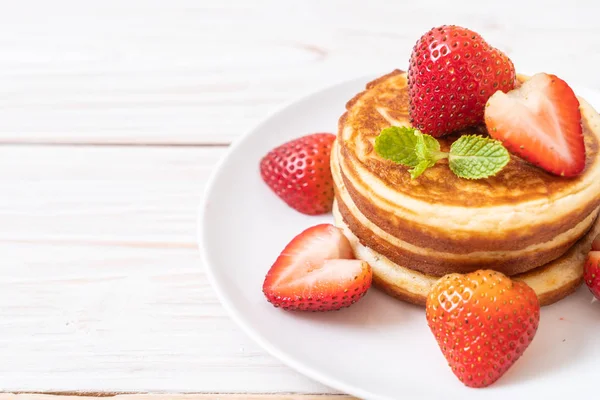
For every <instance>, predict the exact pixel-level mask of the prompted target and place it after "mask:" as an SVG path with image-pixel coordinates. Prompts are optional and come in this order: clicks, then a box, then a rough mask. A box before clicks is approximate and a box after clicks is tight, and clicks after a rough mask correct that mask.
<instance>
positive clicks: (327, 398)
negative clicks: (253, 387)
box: [0, 393, 357, 400]
mask: <svg viewBox="0 0 600 400" xmlns="http://www.w3.org/2000/svg"><path fill="white" fill-rule="evenodd" d="M99 396H101V397H105V396H106V395H105V394H103V393H97V395H94V394H91V395H89V394H84V395H81V394H75V395H69V394H42V393H16V394H11V393H4V394H3V393H0V400H25V399H27V400H97V399H98V398H99ZM110 398H111V400H141V399H144V400H145V399H148V400H357V399H356V397H351V396H345V395H326V394H324V395H320V394H316V395H315V394H312V395H311V394H217V393H215V394H146V393H144V394H115V395H114V396H113V395H110Z"/></svg>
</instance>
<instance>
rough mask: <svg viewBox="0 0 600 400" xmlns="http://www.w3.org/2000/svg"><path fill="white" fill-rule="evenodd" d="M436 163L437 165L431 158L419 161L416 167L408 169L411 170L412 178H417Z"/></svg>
mask: <svg viewBox="0 0 600 400" xmlns="http://www.w3.org/2000/svg"><path fill="white" fill-rule="evenodd" d="M434 165H435V161H431V160H421V161H419V163H418V164H417V165H416V166H415V167H414V168H411V169H410V170H408V172H410V178H411V179H417V178H418V177H419V176H420V175H421V174H422V173H423V172H425V170H426V169H427V168H429V167H433V166H434Z"/></svg>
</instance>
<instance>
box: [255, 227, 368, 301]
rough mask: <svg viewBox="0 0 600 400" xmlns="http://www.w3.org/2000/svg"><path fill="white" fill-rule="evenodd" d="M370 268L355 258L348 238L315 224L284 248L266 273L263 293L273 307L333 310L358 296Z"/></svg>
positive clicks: (366, 288)
mask: <svg viewBox="0 0 600 400" xmlns="http://www.w3.org/2000/svg"><path fill="white" fill-rule="evenodd" d="M372 280H373V270H372V269H371V266H370V265H369V264H368V263H367V262H365V261H361V260H355V259H354V253H353V252H352V247H351V246H350V242H349V241H348V239H347V238H346V236H344V234H343V233H342V231H341V230H340V229H339V228H336V227H335V226H333V225H331V224H321V225H316V226H313V227H311V228H308V229H306V230H305V231H304V232H302V233H300V234H299V235H298V236H296V237H295V238H294V239H292V241H291V242H290V243H289V244H288V245H287V246H286V247H285V249H283V251H282V252H281V254H280V255H279V257H277V260H275V263H274V264H273V265H272V266H271V269H270V270H269V272H268V273H267V276H266V277H265V281H264V283H263V293H264V294H265V297H266V298H267V300H268V301H269V302H270V303H271V304H273V305H274V306H275V307H281V308H283V309H284V310H290V311H332V310H339V309H340V308H342V307H348V306H351V305H352V304H354V303H356V302H357V301H358V300H360V299H361V298H362V297H363V296H364V294H365V293H366V292H367V290H369V288H370V287H371V281H372Z"/></svg>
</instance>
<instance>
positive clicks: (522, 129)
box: [485, 73, 585, 176]
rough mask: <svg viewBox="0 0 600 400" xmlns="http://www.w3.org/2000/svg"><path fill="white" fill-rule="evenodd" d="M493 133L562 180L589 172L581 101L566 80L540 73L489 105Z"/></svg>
mask: <svg viewBox="0 0 600 400" xmlns="http://www.w3.org/2000/svg"><path fill="white" fill-rule="evenodd" d="M485 125H486V127H487V130H488V132H489V134H490V135H491V136H492V137H493V138H495V139H498V140H500V141H502V142H503V144H504V146H505V147H506V148H507V149H508V150H509V151H510V152H511V153H513V154H516V155H518V156H519V157H521V158H523V159H525V160H527V161H529V162H531V163H532V164H535V165H537V166H539V167H541V168H543V169H545V170H546V171H548V172H551V173H553V174H555V175H560V176H576V175H579V174H580V173H581V172H582V171H583V169H584V168H585V144H584V142H583V134H582V129H581V113H580V111H579V101H578V100H577V97H576V96H575V93H573V90H572V89H571V88H570V87H569V85H567V83H566V82H565V81H563V80H562V79H560V78H558V77H557V76H555V75H549V74H544V73H540V74H536V75H534V76H533V77H532V78H531V79H529V80H528V81H526V82H524V83H523V84H522V85H521V86H520V87H519V88H517V89H514V90H512V91H510V92H508V93H502V92H496V93H494V95H493V96H492V97H490V99H489V100H488V102H487V105H486V109H485Z"/></svg>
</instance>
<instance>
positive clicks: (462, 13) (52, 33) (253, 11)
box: [0, 0, 600, 144]
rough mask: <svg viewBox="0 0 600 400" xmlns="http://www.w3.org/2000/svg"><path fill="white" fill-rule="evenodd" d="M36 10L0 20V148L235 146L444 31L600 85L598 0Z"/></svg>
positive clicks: (110, 4) (114, 0) (41, 6)
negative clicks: (304, 98) (470, 34)
mask: <svg viewBox="0 0 600 400" xmlns="http://www.w3.org/2000/svg"><path fill="white" fill-rule="evenodd" d="M31 3H32V2H29V1H19V2H12V3H11V6H10V7H5V9H3V12H2V13H0V37H1V38H3V39H2V40H3V42H2V55H1V56H0V85H1V87H2V90H1V91H0V142H1V143H32V142H35V143H134V144H144V143H179V144H186V143H188V144H189V143H194V144H205V143H229V142H230V141H231V140H233V139H234V138H236V137H238V136H239V135H241V134H242V133H244V132H246V131H247V130H248V129H249V128H250V127H252V126H253V125H254V124H255V123H257V122H258V121H259V120H260V119H262V118H263V117H265V116H266V115H267V114H268V113H270V112H271V111H272V110H274V109H275V108H277V107H278V106H279V105H281V104H282V103H284V102H287V101H289V100H291V99H294V98H296V97H297V96H299V95H301V94H303V93H306V92H308V91H313V90H316V89H318V88H321V87H323V86H327V85H330V84H332V83H335V82H339V81H341V80H345V79H349V78H354V77H357V76H362V75H365V74H373V73H377V72H387V71H390V70H392V69H394V68H407V64H408V58H409V55H410V52H411V50H412V46H413V45H414V43H415V41H416V39H417V38H418V36H419V35H420V34H422V33H423V32H425V31H426V30H427V29H429V28H431V26H433V25H436V24H443V23H454V24H462V25H466V26H469V27H471V28H473V29H475V30H476V31H478V32H480V33H481V34H482V35H483V36H484V37H486V38H487V39H488V40H489V42H490V43H492V44H494V45H496V46H497V47H499V48H501V49H503V50H504V51H506V52H507V53H508V54H509V55H510V56H511V57H512V59H513V61H514V62H515V64H516V65H517V68H518V69H519V70H520V71H525V72H536V71H542V70H543V71H551V72H553V73H556V74H558V75H559V76H561V77H563V78H564V79H567V80H569V81H574V82H581V83H583V84H586V85H588V86H590V87H593V88H597V89H600V75H599V74H597V71H596V66H597V65H599V64H600V52H597V51H594V50H595V49H596V47H597V41H596V38H597V37H598V36H599V35H600V25H598V23H597V18H596V13H594V12H581V10H594V9H595V5H596V1H595V0H582V1H580V2H578V6H577V7H565V6H564V2H562V1H548V2H544V6H543V7H538V8H535V9H531V10H529V9H528V7H527V3H524V2H522V1H521V0H506V1H503V2H501V3H498V5H494V6H490V7H487V6H486V7H485V8H482V7H476V6H474V3H473V1H472V0H455V1H453V2H447V1H444V0H434V1H430V2H428V6H427V7H424V6H423V5H421V3H420V2H417V1H412V2H402V3H396V4H390V3H389V2H388V1H384V0H376V1H369V2H351V3H348V2H346V1H343V0H336V1H330V2H322V1H320V0H307V1H303V2H298V3H296V4H294V5H289V4H287V3H285V2H274V1H269V0H256V1H252V2H243V1H231V0H229V1H218V2H217V1H210V0H205V1H197V0H173V1H169V2H168V6H166V5H165V4H164V3H163V2H156V1H144V0H135V1H129V2H127V4H123V2H121V1H119V0H105V1H102V2H95V3H93V4H92V5H90V3H89V2H80V1H77V0H57V1H53V2H44V1H37V2H35V5H34V6H32V4H31ZM478 4H479V3H478ZM516 9H518V10H520V12H515V11H514V10H516ZM531 14H535V15H536V18H531V17H530V15H531ZM398 21H402V24H399V23H398Z"/></svg>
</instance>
